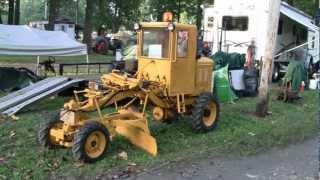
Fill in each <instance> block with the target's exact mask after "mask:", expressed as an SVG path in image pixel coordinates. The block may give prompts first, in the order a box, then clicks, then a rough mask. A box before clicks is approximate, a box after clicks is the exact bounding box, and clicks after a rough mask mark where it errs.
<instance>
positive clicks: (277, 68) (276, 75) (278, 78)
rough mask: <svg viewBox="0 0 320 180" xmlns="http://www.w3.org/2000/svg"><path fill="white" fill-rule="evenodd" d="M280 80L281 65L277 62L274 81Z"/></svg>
mask: <svg viewBox="0 0 320 180" xmlns="http://www.w3.org/2000/svg"><path fill="white" fill-rule="evenodd" d="M279 80H280V65H279V64H275V65H274V67H273V72H272V81H273V82H277V81H279Z"/></svg>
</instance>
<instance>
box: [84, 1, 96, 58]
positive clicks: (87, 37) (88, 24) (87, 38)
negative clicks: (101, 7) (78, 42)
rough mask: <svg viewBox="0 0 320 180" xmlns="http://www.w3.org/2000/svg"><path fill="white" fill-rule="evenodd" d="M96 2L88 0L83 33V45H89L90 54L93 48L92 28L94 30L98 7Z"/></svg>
mask: <svg viewBox="0 0 320 180" xmlns="http://www.w3.org/2000/svg"><path fill="white" fill-rule="evenodd" d="M96 3H97V1H96V0H86V15H85V22H84V31H83V43H85V44H87V47H88V52H89V53H90V52H91V50H92V48H91V46H92V36H91V33H92V28H93V22H92V21H93V15H94V8H95V5H96Z"/></svg>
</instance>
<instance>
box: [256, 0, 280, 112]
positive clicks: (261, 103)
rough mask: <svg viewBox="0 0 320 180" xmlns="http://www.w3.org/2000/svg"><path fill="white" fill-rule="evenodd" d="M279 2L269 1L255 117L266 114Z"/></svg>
mask: <svg viewBox="0 0 320 180" xmlns="http://www.w3.org/2000/svg"><path fill="white" fill-rule="evenodd" d="M280 3H281V0H269V10H268V12H269V18H268V19H269V20H268V25H269V26H268V28H267V37H266V38H267V41H266V46H265V53H264V57H263V58H262V70H261V71H262V72H261V80H260V87H259V100H258V103H257V106H256V115H257V116H259V117H265V116H266V115H267V114H268V103H269V85H270V83H271V76H272V65H273V58H274V53H275V48H276V40H277V32H278V24H279V17H280Z"/></svg>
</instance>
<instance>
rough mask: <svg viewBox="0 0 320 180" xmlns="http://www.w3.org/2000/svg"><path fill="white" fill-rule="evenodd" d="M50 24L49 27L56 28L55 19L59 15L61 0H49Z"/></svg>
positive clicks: (50, 28)
mask: <svg viewBox="0 0 320 180" xmlns="http://www.w3.org/2000/svg"><path fill="white" fill-rule="evenodd" d="M48 5H49V25H48V29H49V30H53V29H54V21H55V20H56V19H57V18H58V17H59V10H60V0H49V1H48Z"/></svg>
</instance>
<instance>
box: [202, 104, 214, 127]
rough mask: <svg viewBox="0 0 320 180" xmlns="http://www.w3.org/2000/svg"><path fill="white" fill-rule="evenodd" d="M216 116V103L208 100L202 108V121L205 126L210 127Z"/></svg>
mask: <svg viewBox="0 0 320 180" xmlns="http://www.w3.org/2000/svg"><path fill="white" fill-rule="evenodd" d="M216 118H217V105H216V103H214V102H209V104H208V105H207V106H206V108H205V109H204V114H203V118H202V120H203V123H204V125H205V126H207V127H210V126H212V124H213V123H214V122H215V121H216Z"/></svg>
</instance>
